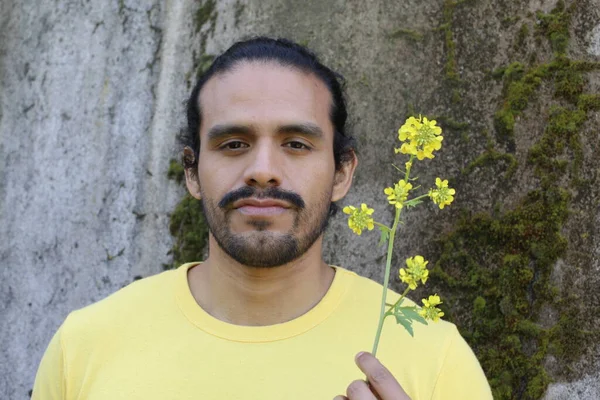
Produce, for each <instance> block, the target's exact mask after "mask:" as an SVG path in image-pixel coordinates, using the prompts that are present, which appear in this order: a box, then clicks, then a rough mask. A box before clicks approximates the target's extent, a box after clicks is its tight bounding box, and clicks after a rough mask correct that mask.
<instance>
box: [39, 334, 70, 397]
mask: <svg viewBox="0 0 600 400" xmlns="http://www.w3.org/2000/svg"><path fill="white" fill-rule="evenodd" d="M61 331H62V328H61V329H59V330H58V331H57V332H56V333H55V334H54V337H53V338H52V340H51V341H50V344H49V345H48V348H47V349H46V352H45V353H44V356H43V357H42V361H41V362H40V366H39V368H38V371H37V375H36V377H35V384H34V385H33V394H32V400H66V396H65V365H64V354H63V348H62V342H61Z"/></svg>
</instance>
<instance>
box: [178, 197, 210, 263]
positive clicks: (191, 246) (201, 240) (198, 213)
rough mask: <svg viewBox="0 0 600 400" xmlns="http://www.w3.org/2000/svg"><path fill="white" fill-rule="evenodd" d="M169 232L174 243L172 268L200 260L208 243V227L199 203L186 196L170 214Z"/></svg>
mask: <svg viewBox="0 0 600 400" xmlns="http://www.w3.org/2000/svg"><path fill="white" fill-rule="evenodd" d="M169 231H170V232H171V235H173V238H174V243H173V247H172V248H171V251H170V253H171V254H172V255H173V264H172V267H174V268H175V267H177V266H179V265H181V264H182V263H185V262H190V261H199V260H201V259H202V256H203V253H204V250H205V249H206V246H207V243H208V226H207V224H206V220H205V218H204V214H203V212H202V206H201V204H200V201H198V200H196V199H195V198H193V197H192V196H190V195H189V194H187V195H186V196H185V197H184V198H183V199H182V200H181V201H180V202H179V204H178V205H177V207H176V208H175V211H173V214H171V223H170V225H169Z"/></svg>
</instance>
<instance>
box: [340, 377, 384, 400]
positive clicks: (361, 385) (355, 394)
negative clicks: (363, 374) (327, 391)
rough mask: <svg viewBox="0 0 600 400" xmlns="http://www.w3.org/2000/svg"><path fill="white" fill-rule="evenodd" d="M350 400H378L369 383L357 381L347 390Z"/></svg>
mask: <svg viewBox="0 0 600 400" xmlns="http://www.w3.org/2000/svg"><path fill="white" fill-rule="evenodd" d="M346 396H348V400H377V397H375V395H374V394H373V392H372V391H371V389H369V386H368V385H367V382H365V381H360V380H356V381H354V382H352V383H351V384H350V385H349V386H348V389H346Z"/></svg>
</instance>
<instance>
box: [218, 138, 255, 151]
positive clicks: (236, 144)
mask: <svg viewBox="0 0 600 400" xmlns="http://www.w3.org/2000/svg"><path fill="white" fill-rule="evenodd" d="M246 147H249V146H248V144H247V143H244V142H241V141H239V140H233V141H231V142H227V143H225V144H222V145H221V146H220V148H221V149H223V150H241V149H245V148H246Z"/></svg>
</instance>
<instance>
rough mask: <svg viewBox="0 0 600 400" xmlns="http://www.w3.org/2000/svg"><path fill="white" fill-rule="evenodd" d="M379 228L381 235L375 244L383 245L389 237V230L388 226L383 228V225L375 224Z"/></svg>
mask: <svg viewBox="0 0 600 400" xmlns="http://www.w3.org/2000/svg"><path fill="white" fill-rule="evenodd" d="M377 227H378V228H379V230H380V231H381V236H380V237H379V243H378V244H377V246H378V247H381V246H383V245H384V244H385V243H386V242H387V241H388V239H389V237H390V230H389V228H387V227H386V228H384V227H383V226H377Z"/></svg>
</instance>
